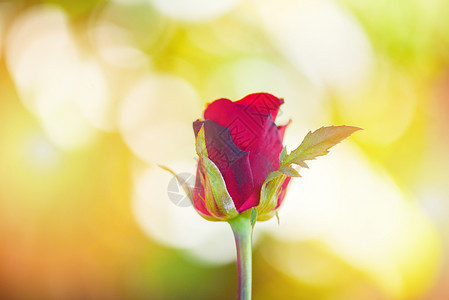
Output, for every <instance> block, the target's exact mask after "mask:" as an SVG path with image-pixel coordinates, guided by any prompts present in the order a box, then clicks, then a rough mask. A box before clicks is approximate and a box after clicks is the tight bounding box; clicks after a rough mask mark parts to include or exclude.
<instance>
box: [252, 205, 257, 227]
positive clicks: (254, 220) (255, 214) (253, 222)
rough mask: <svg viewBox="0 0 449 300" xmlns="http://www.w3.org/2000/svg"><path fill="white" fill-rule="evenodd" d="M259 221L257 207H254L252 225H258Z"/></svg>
mask: <svg viewBox="0 0 449 300" xmlns="http://www.w3.org/2000/svg"><path fill="white" fill-rule="evenodd" d="M256 221H257V209H256V208H255V207H253V208H252V209H251V227H252V228H254V225H256Z"/></svg>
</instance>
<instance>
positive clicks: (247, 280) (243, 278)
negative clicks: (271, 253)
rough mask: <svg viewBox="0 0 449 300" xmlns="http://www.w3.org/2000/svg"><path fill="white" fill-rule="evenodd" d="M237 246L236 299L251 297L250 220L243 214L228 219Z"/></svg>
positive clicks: (242, 299)
mask: <svg viewBox="0 0 449 300" xmlns="http://www.w3.org/2000/svg"><path fill="white" fill-rule="evenodd" d="M228 222H229V225H231V228H232V231H233V232H234V237H235V245H236V248H237V275H238V300H250V299H251V278H252V270H251V269H252V267H251V264H252V261H251V260H252V258H251V256H252V232H253V228H252V226H251V220H250V219H249V218H248V217H246V216H243V215H240V216H238V217H236V218H234V219H231V220H229V221H228Z"/></svg>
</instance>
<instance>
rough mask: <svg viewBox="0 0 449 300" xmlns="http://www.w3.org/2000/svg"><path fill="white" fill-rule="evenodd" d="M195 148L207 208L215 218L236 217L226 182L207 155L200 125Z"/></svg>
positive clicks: (235, 210)
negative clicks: (198, 159)
mask: <svg viewBox="0 0 449 300" xmlns="http://www.w3.org/2000/svg"><path fill="white" fill-rule="evenodd" d="M195 145H196V150H197V154H198V156H199V157H200V162H199V164H200V167H201V168H203V172H200V173H203V175H200V176H201V177H200V180H201V183H202V184H203V186H204V189H205V198H206V199H204V202H205V205H206V208H207V210H208V211H209V212H210V213H211V215H213V216H214V217H216V218H219V219H222V220H227V219H231V218H234V217H236V216H237V215H238V214H239V213H238V211H237V209H236V208H235V205H234V201H232V198H231V196H230V195H229V193H228V190H227V189H226V183H225V181H224V179H223V176H222V175H221V173H220V170H219V169H218V167H217V166H216V165H215V164H214V162H213V161H211V160H210V159H209V158H208V157H207V149H206V142H205V136H204V126H203V127H201V129H200V131H199V132H198V136H197V138H196V144H195Z"/></svg>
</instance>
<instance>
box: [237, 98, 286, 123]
mask: <svg viewBox="0 0 449 300" xmlns="http://www.w3.org/2000/svg"><path fill="white" fill-rule="evenodd" d="M235 103H238V104H243V105H246V106H251V107H252V108H254V109H255V110H257V111H258V112H259V113H260V114H261V115H262V116H266V115H267V114H271V118H272V119H273V121H275V120H276V116H277V114H278V112H279V107H280V106H281V105H282V104H283V103H284V99H282V98H278V97H275V96H273V95H271V94H268V93H254V94H249V95H247V96H245V97H244V98H242V99H241V100H239V101H236V102H235Z"/></svg>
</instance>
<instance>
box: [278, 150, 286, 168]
mask: <svg viewBox="0 0 449 300" xmlns="http://www.w3.org/2000/svg"><path fill="white" fill-rule="evenodd" d="M286 157H287V146H285V147H284V148H282V151H281V154H279V163H280V165H281V166H282V165H283V164H284V161H285V158H286Z"/></svg>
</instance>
